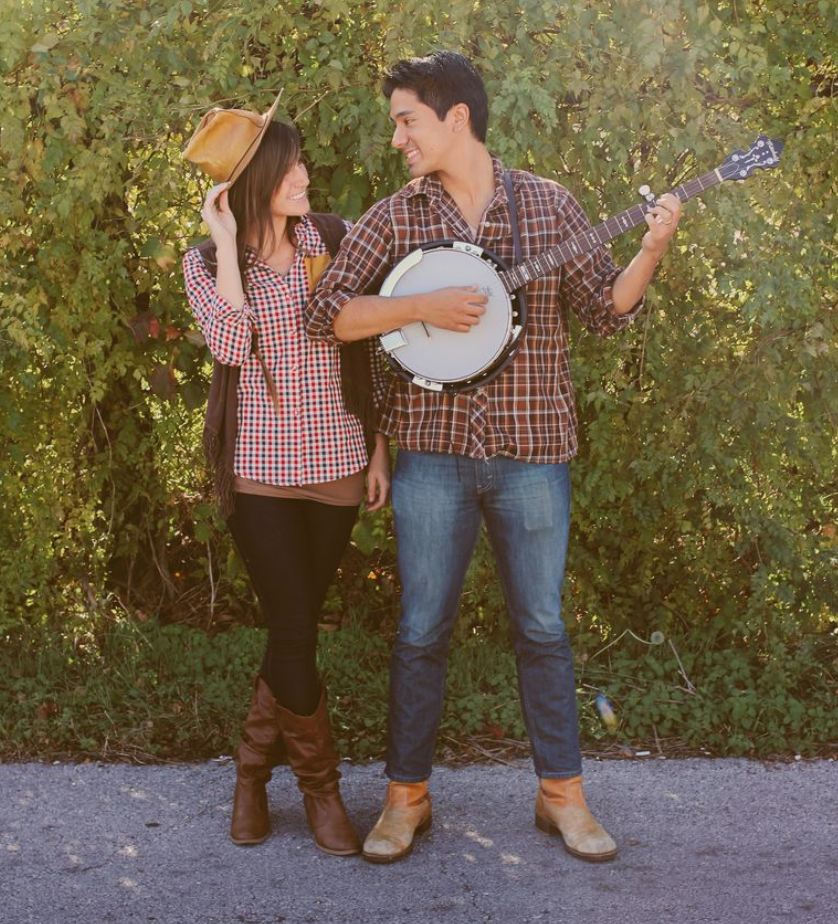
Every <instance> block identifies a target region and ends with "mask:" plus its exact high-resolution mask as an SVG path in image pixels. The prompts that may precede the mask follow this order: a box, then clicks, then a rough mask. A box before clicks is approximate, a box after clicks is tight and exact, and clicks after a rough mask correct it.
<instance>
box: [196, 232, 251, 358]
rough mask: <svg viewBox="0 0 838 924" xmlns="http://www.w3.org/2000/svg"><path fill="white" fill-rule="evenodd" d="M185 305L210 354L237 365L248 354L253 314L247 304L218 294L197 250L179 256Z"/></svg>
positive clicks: (213, 280) (211, 276)
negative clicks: (233, 303) (194, 320)
mask: <svg viewBox="0 0 838 924" xmlns="http://www.w3.org/2000/svg"><path fill="white" fill-rule="evenodd" d="M183 278H184V282H185V285H186V297H187V299H188V300H189V307H190V308H191V309H192V313H193V314H194V315H195V319H196V320H197V322H198V326H199V327H200V328H201V333H202V334H203V335H204V339H205V340H206V342H207V346H208V347H209V351H210V353H212V355H213V357H214V358H215V359H217V360H218V361H219V362H220V363H223V364H224V365H225V366H241V365H242V364H243V363H244V362H245V361H246V360H247V358H248V357H249V356H250V352H251V344H252V337H253V327H254V316H253V311H252V309H251V307H250V305H249V304H248V303H247V301H246V300H245V303H244V304H243V305H242V306H241V307H240V308H237V307H235V306H234V305H231V304H230V302H228V301H227V300H226V299H225V298H222V297H221V296H220V295H219V294H218V288H217V286H216V282H215V279H214V278H213V275H212V273H210V271H209V270H208V269H207V267H206V264H205V263H204V260H203V258H202V257H201V255H200V253H198V251H197V249H195V248H193V249H191V250H187V252H186V254H185V255H184V257H183Z"/></svg>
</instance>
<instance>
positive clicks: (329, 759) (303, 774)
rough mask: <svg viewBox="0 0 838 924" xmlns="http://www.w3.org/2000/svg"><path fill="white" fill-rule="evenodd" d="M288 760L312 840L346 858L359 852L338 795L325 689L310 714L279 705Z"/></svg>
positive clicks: (336, 759) (336, 756)
mask: <svg viewBox="0 0 838 924" xmlns="http://www.w3.org/2000/svg"><path fill="white" fill-rule="evenodd" d="M278 711H279V722H280V727H281V728H282V736H283V738H284V739H285V747H286V750H287V752H288V762H289V763H290V764H291V769H292V770H293V771H294V774H295V775H296V777H297V785H298V786H299V788H300V792H302V794H303V804H304V806H305V810H306V818H307V819H308V826H309V828H310V829H311V833H312V834H313V835H314V843H315V844H316V845H317V847H319V848H320V850H322V851H324V852H325V853H331V854H334V855H335V856H339V857H345V856H350V855H352V854H355V853H360V852H361V842H360V840H359V839H358V835H357V834H356V833H355V830H354V828H353V827H352V823H351V822H350V821H349V817H348V816H347V814H346V808H345V807H344V805H343V800H342V799H341V797H340V785H339V783H338V780H339V779H340V772H339V771H338V755H337V751H335V746H334V743H333V742H332V733H331V730H330V728H329V715H328V713H327V711H326V691H325V690H321V692H320V702H319V703H318V704H317V709H316V710H315V711H314V714H313V715H307V716H302V715H294V713H293V712H289V711H288V710H287V709H284V708H283V707H282V706H279V707H278Z"/></svg>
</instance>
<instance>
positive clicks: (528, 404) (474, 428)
mask: <svg viewBox="0 0 838 924" xmlns="http://www.w3.org/2000/svg"><path fill="white" fill-rule="evenodd" d="M493 164H494V172H495V193H494V197H493V198H492V200H491V202H490V203H489V206H488V208H487V209H486V211H485V213H484V215H483V220H482V222H481V224H480V227H479V228H478V233H477V237H476V238H475V237H474V236H473V234H472V232H471V231H470V229H469V227H468V224H467V223H466V221H465V219H464V218H463V216H462V214H461V213H460V211H459V209H458V208H457V205H456V203H455V202H454V200H453V199H452V198H451V197H450V196H449V195H448V193H447V192H446V191H445V189H444V188H443V186H442V183H441V182H440V181H439V179H437V177H436V176H434V175H433V174H432V175H430V176H425V177H420V178H418V179H416V180H413V181H412V182H410V183H408V184H407V186H405V187H404V188H402V189H401V190H400V191H399V192H397V193H395V194H394V195H392V196H390V197H389V198H387V199H383V200H382V201H381V202H379V203H377V204H376V205H374V206H373V207H372V208H371V209H370V210H369V211H368V212H367V213H366V214H365V215H364V216H363V217H362V218H361V219H360V220H359V221H358V222H357V224H355V225H354V226H353V228H352V230H351V231H350V232H349V233H348V234H347V236H346V238H344V243H343V246H342V247H341V250H340V253H339V254H338V256H337V257H336V258H335V260H333V261H332V263H330V264H329V267H328V268H327V269H326V271H325V273H324V274H323V276H322V277H321V279H320V284H319V285H318V287H317V291H316V292H315V295H314V298H313V299H312V301H311V302H310V303H309V305H308V308H307V309H306V319H307V323H306V329H307V331H308V334H309V336H310V337H314V338H316V339H318V340H321V341H326V342H332V343H336V342H339V341H337V339H336V338H335V335H334V327H333V324H334V319H335V317H336V316H337V314H338V313H339V312H340V310H341V308H342V307H343V306H344V305H345V304H346V303H347V302H348V301H349V300H350V299H352V298H354V297H355V296H357V295H362V294H364V293H365V292H367V291H370V292H375V291H377V290H378V288H380V286H381V283H382V282H383V280H384V278H385V277H386V275H387V274H388V273H389V271H390V270H391V269H392V268H393V266H394V265H395V264H396V263H397V262H398V261H399V260H400V259H402V258H403V257H405V256H406V255H407V254H408V253H410V252H411V251H413V250H415V249H416V248H417V247H419V246H420V245H421V244H426V243H428V242H430V241H435V240H441V239H443V238H454V239H457V240H465V241H471V242H474V243H476V244H478V245H479V246H480V247H483V248H485V249H488V250H490V251H492V252H494V253H495V254H496V255H497V256H499V257H500V258H501V259H502V260H504V261H505V262H506V263H507V264H508V265H513V264H514V262H515V260H514V250H513V243H512V229H511V224H510V218H509V210H508V203H507V197H506V190H505V188H504V185H503V166H502V164H501V162H500V161H499V160H498V159H497V158H493ZM511 174H512V184H513V189H514V191H515V201H516V204H517V207H518V222H519V225H520V230H521V249H522V254H523V258H524V259H527V258H529V257H533V256H536V255H538V254H540V253H542V252H543V251H544V250H546V249H547V248H548V247H552V246H555V245H556V244H559V243H560V242H561V241H562V240H564V239H566V238H568V237H571V236H572V235H574V234H579V233H581V232H584V231H586V230H587V229H588V228H590V227H591V225H590V223H589V221H588V219H587V217H586V216H585V213H584V212H583V211H582V208H581V206H580V205H579V204H578V203H577V202H576V200H575V199H574V198H573V197H572V196H571V195H570V193H569V192H568V191H567V190H566V189H565V188H564V187H563V186H560V185H559V184H558V183H554V182H553V181H551V180H546V179H543V178H541V177H537V176H533V175H532V174H530V173H525V172H523V171H520V170H513V171H511ZM619 273H620V269H619V268H618V267H616V266H614V263H613V262H612V260H611V256H610V254H609V252H608V251H607V250H606V249H605V248H604V247H600V248H598V249H597V250H595V251H593V252H592V253H588V254H584V255H582V256H580V257H577V258H575V259H574V260H572V261H571V262H569V263H566V264H565V265H564V266H562V267H559V268H558V269H556V270H553V271H551V272H550V273H549V274H548V275H546V276H544V277H542V278H541V279H537V280H535V281H534V282H531V283H530V284H529V285H528V286H527V287H526V290H525V291H526V296H527V306H528V324H527V331H526V335H525V338H524V342H523V345H522V346H521V348H520V350H519V351H518V353H517V355H516V356H515V358H514V360H513V361H512V362H511V363H510V364H509V365H508V366H507V367H506V369H505V370H504V371H503V372H502V373H501V374H500V375H499V376H498V377H497V378H496V379H494V380H493V381H491V382H489V383H487V384H486V385H483V386H482V387H481V388H479V389H477V390H476V391H472V392H465V393H460V394H445V393H439V392H432V391H428V390H426V389H423V388H419V387H418V386H416V385H413V384H412V383H410V382H407V381H405V380H404V379H402V378H400V377H397V376H393V377H392V379H391V383H390V387H389V390H388V394H387V401H386V409H385V411H384V417H383V421H382V427H381V429H382V431H383V432H385V433H387V434H389V435H390V436H392V437H393V438H394V439H395V440H396V444H397V445H398V446H399V447H400V448H402V449H408V450H414V451H426V452H447V453H454V454H457V455H464V456H471V457H473V458H484V457H489V456H493V455H503V456H508V457H511V458H513V459H520V460H521V461H526V462H541V463H550V462H564V461H566V460H567V459H570V458H571V457H572V456H573V455H575V454H576V450H577V445H578V439H577V421H576V408H575V403H574V396H573V385H572V383H571V380H570V365H569V355H568V309H570V310H572V311H573V312H574V313H575V314H576V315H577V316H578V317H579V319H580V320H581V321H582V323H583V324H584V325H585V327H587V328H588V330H590V331H591V332H593V333H594V334H597V335H598V336H601V337H604V336H607V335H609V334H612V333H615V332H616V331H619V330H622V329H623V328H625V327H627V326H628V325H629V324H630V323H631V321H632V320H633V319H634V317H636V315H637V314H638V312H639V311H640V310H641V308H642V305H643V303H642V301H641V302H639V303H638V304H637V305H636V306H635V307H634V308H633V309H632V310H631V311H630V312H628V313H626V314H624V315H622V316H620V315H616V314H614V312H613V305H614V303H613V299H612V297H611V288H612V286H613V284H614V280H615V279H616V278H617V276H618V275H619Z"/></svg>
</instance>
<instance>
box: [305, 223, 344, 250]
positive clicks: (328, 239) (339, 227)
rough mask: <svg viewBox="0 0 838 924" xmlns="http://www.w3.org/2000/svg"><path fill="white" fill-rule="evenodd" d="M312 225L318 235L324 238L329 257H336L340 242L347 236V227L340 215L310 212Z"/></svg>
mask: <svg viewBox="0 0 838 924" xmlns="http://www.w3.org/2000/svg"><path fill="white" fill-rule="evenodd" d="M308 217H309V218H310V219H311V223H312V224H313V225H314V227H315V228H317V233H318V234H319V235H320V237H321V238H323V243H324V244H325V245H326V250H328V251H329V256H330V257H334V256H335V254H336V253H337V252H338V250H339V249H340V242H341V241H342V240H343V238H344V235H345V234H346V225H345V224H344V223H343V219H342V218H341V217H340V215H335V214H334V213H332V212H309V213H308Z"/></svg>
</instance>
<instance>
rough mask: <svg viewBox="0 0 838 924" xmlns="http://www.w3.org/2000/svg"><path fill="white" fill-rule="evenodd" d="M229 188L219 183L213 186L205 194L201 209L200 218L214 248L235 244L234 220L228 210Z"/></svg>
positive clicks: (227, 185)
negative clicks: (206, 228) (207, 230)
mask: <svg viewBox="0 0 838 924" xmlns="http://www.w3.org/2000/svg"><path fill="white" fill-rule="evenodd" d="M229 187H230V184H229V183H219V184H218V185H217V186H213V187H212V189H211V190H210V191H209V192H208V193H207V197H206V199H205V200H204V207H203V208H202V209H201V218H203V219H204V222H205V223H206V226H207V227H208V228H209V232H210V235H211V237H212V239H213V241H215V245H216V247H220V246H222V245H223V244H235V243H236V230H237V228H236V219H235V217H234V215H233V213H232V211H231V210H230V202H229V199H228V195H227V193H228V190H229Z"/></svg>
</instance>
